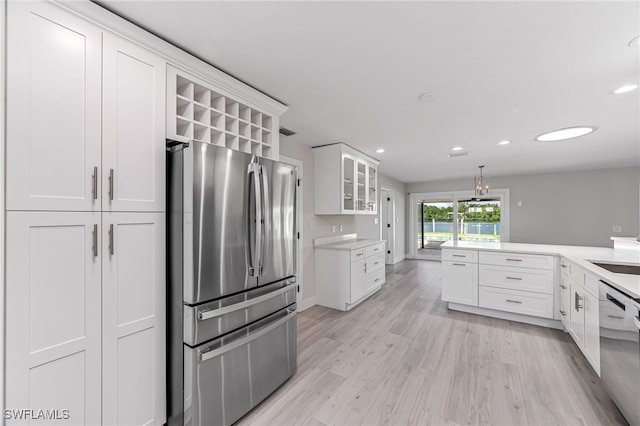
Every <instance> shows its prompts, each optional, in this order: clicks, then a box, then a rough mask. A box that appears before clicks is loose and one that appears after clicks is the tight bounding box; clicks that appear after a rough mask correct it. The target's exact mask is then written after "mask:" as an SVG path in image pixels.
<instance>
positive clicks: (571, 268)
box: [560, 257, 598, 294]
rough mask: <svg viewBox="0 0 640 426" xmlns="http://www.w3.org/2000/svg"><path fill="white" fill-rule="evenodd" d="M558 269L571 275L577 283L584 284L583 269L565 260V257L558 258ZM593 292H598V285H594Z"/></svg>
mask: <svg viewBox="0 0 640 426" xmlns="http://www.w3.org/2000/svg"><path fill="white" fill-rule="evenodd" d="M560 270H561V271H562V274H563V275H566V276H568V277H571V278H572V279H573V280H575V281H576V282H578V284H584V270H582V268H580V267H579V266H578V265H576V264H575V263H573V262H571V261H569V260H567V259H566V258H564V257H563V258H561V259H560ZM595 294H598V286H597V285H596V287H595Z"/></svg>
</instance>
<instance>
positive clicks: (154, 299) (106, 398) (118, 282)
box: [102, 213, 166, 425]
mask: <svg viewBox="0 0 640 426" xmlns="http://www.w3.org/2000/svg"><path fill="white" fill-rule="evenodd" d="M102 224H103V226H102V259H103V263H102V348H103V349H102V357H103V358H102V365H103V379H102V392H103V395H102V397H103V405H102V407H103V412H102V420H103V424H105V425H116V424H118V425H146V424H163V423H164V422H165V421H166V419H165V411H166V408H165V404H166V401H165V387H166V383H165V371H166V368H165V367H166V365H165V353H164V348H165V330H166V329H165V309H164V307H165V286H164V283H165V266H164V265H165V249H164V246H165V215H164V213H103V216H102Z"/></svg>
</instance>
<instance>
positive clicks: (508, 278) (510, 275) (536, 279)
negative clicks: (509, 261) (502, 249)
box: [479, 264, 553, 294]
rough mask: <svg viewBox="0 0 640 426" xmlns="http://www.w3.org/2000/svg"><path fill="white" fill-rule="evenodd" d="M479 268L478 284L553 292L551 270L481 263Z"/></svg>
mask: <svg viewBox="0 0 640 426" xmlns="http://www.w3.org/2000/svg"><path fill="white" fill-rule="evenodd" d="M479 270H480V275H479V280H480V281H479V284H480V285H485V286H491V287H501V288H507V289H512V290H524V291H534V292H537V293H547V294H553V271H550V270H547V269H531V268H516V267H513V266H493V265H482V264H481V265H480V268H479Z"/></svg>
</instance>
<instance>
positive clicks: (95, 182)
mask: <svg viewBox="0 0 640 426" xmlns="http://www.w3.org/2000/svg"><path fill="white" fill-rule="evenodd" d="M91 184H92V188H91V194H92V195H93V199H94V200H97V199H98V167H97V166H96V167H94V168H93V175H91Z"/></svg>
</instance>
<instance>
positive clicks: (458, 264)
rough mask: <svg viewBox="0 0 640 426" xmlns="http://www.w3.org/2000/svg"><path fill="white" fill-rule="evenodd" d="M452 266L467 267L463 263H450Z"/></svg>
mask: <svg viewBox="0 0 640 426" xmlns="http://www.w3.org/2000/svg"><path fill="white" fill-rule="evenodd" d="M452 265H454V266H467V265H465V264H464V263H452Z"/></svg>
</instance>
